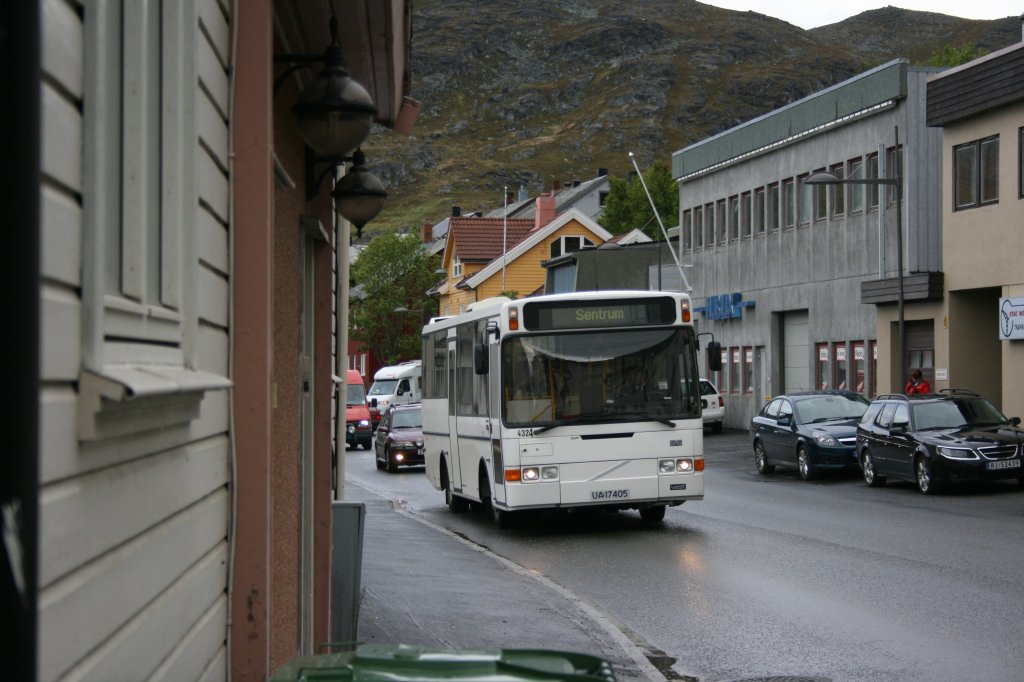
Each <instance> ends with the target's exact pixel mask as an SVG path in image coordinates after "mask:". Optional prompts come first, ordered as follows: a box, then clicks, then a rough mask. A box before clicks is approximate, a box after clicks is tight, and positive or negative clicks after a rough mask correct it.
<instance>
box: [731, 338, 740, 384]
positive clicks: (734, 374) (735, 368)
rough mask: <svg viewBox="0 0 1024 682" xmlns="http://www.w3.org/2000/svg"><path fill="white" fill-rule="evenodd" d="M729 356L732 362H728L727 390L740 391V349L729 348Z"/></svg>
mask: <svg viewBox="0 0 1024 682" xmlns="http://www.w3.org/2000/svg"><path fill="white" fill-rule="evenodd" d="M729 356H730V357H731V358H732V362H730V363H729V392H730V393H739V392H740V349H739V348H732V349H730V352H729Z"/></svg>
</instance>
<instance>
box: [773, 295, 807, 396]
mask: <svg viewBox="0 0 1024 682" xmlns="http://www.w3.org/2000/svg"><path fill="white" fill-rule="evenodd" d="M808 329H809V322H808V314H807V311H806V310H795V311H793V312H788V313H783V315H782V344H781V347H782V367H783V371H782V386H779V387H778V389H777V392H778V393H791V392H793V391H807V390H810V388H811V377H810V362H809V359H810V351H809V350H808V343H809V342H808V337H809V331H808Z"/></svg>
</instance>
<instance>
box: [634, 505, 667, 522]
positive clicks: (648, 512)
mask: <svg viewBox="0 0 1024 682" xmlns="http://www.w3.org/2000/svg"><path fill="white" fill-rule="evenodd" d="M640 520H641V521H643V522H644V523H646V524H647V525H649V526H650V525H655V524H658V523H661V522H662V521H664V520H665V505H663V504H659V505H657V506H654V507H644V508H643V509H641V510H640Z"/></svg>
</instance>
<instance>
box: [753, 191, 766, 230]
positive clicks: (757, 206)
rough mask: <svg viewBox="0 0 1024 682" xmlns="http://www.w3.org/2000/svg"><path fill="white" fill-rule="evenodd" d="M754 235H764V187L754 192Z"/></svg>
mask: <svg viewBox="0 0 1024 682" xmlns="http://www.w3.org/2000/svg"><path fill="white" fill-rule="evenodd" d="M754 233H755V234H764V187H758V188H757V189H756V190H754Z"/></svg>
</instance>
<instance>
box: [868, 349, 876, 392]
mask: <svg viewBox="0 0 1024 682" xmlns="http://www.w3.org/2000/svg"><path fill="white" fill-rule="evenodd" d="M868 360H869V361H870V362H871V366H870V367H869V368H868V369H869V370H870V371H869V372H868V397H869V398H872V399H873V398H874V397H875V396H876V395H878V341H868Z"/></svg>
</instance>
